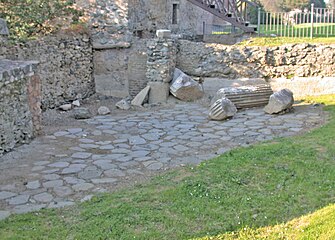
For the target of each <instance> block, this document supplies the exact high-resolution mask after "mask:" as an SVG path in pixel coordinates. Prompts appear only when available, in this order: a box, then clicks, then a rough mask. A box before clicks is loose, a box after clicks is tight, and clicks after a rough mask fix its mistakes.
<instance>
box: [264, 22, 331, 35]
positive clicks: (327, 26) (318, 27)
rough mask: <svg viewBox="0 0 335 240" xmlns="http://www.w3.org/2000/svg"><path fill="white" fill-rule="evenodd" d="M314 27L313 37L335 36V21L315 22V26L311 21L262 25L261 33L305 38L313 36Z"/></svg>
mask: <svg viewBox="0 0 335 240" xmlns="http://www.w3.org/2000/svg"><path fill="white" fill-rule="evenodd" d="M312 29H313V37H334V36H335V23H314V24H313V28H312V26H311V24H310V23H305V24H296V25H290V24H289V25H284V24H283V25H270V24H268V25H260V29H259V30H260V33H261V34H262V35H263V34H265V35H270V34H274V35H276V36H282V37H297V38H305V37H310V36H311V31H312Z"/></svg>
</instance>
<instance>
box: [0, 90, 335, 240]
mask: <svg viewBox="0 0 335 240" xmlns="http://www.w3.org/2000/svg"><path fill="white" fill-rule="evenodd" d="M315 101H316V102H319V101H322V102H324V103H326V104H327V105H328V106H327V107H326V108H325V109H326V110H327V111H329V114H330V117H331V119H330V121H329V123H328V124H327V125H325V126H323V127H321V128H319V129H317V130H314V131H312V132H310V133H307V134H305V135H302V136H297V137H292V138H287V139H277V140H275V141H271V142H266V143H262V144H258V145H255V146H251V147H248V148H239V149H235V150H233V151H230V152H228V153H226V154H224V155H222V156H220V157H218V158H215V159H211V160H209V161H206V162H204V163H202V164H201V165H199V166H197V167H187V168H183V169H178V170H174V171H171V172H168V173H165V174H162V175H160V176H157V177H155V178H154V179H152V180H151V181H149V182H147V183H145V184H142V185H138V186H136V187H133V188H129V189H123V190H120V191H117V192H115V193H112V194H105V195H101V196H97V197H94V198H93V199H92V201H89V202H86V203H81V204H78V205H76V206H74V207H69V208H65V209H58V210H50V209H48V210H42V211H40V212H37V213H30V214H24V215H16V216H11V217H10V218H9V219H6V220H5V221H0V239H190V238H197V237H198V238H201V237H205V238H203V239H226V238H227V239H229V238H233V239H236V238H240V239H257V236H267V234H268V235H269V239H280V238H282V239H299V238H300V239H301V238H303V239H322V237H321V238H319V236H322V234H324V235H323V239H335V232H334V229H335V228H334V227H335V206H334V203H335V96H334V95H333V96H325V97H323V98H320V99H315ZM320 209H321V210H320ZM311 213H312V215H310V214H311ZM244 229H245V230H244ZM232 232H234V233H232ZM219 234H221V235H219ZM271 234H272V235H271ZM217 235H218V237H213V238H210V237H206V236H217Z"/></svg>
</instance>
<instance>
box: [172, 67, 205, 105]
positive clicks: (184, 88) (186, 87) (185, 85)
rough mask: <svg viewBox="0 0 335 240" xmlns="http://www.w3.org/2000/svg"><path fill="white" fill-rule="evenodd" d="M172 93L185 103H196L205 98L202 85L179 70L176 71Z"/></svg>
mask: <svg viewBox="0 0 335 240" xmlns="http://www.w3.org/2000/svg"><path fill="white" fill-rule="evenodd" d="M170 92H171V94H172V95H173V96H175V97H176V98H178V99H180V100H183V101H194V100H197V99H200V98H202V97H203V96H204V92H203V89H202V87H201V86H200V84H199V83H197V82H196V81H195V80H193V79H192V78H191V77H190V76H188V75H186V74H185V73H183V72H182V71H181V70H179V69H178V68H176V69H175V71H174V75H173V80H172V82H171V86H170Z"/></svg>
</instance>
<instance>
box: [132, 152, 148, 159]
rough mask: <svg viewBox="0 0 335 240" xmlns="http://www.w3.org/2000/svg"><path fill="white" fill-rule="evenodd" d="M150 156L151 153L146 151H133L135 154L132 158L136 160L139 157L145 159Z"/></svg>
mask: <svg viewBox="0 0 335 240" xmlns="http://www.w3.org/2000/svg"><path fill="white" fill-rule="evenodd" d="M149 154H150V152H149V151H144V150H142V151H133V152H132V153H131V156H132V157H135V158H138V157H145V156H147V155H149Z"/></svg>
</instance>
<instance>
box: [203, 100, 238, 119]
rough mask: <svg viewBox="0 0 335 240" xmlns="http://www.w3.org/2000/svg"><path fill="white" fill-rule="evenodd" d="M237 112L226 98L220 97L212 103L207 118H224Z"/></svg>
mask: <svg viewBox="0 0 335 240" xmlns="http://www.w3.org/2000/svg"><path fill="white" fill-rule="evenodd" d="M236 112H237V109H236V107H235V105H234V104H233V103H232V102H231V101H230V100H229V99H228V98H222V99H219V100H217V101H216V102H215V103H213V104H212V106H211V108H210V112H209V118H210V119H212V120H219V121H220V120H224V119H227V118H229V117H233V116H234V115H235V114H236Z"/></svg>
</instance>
